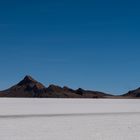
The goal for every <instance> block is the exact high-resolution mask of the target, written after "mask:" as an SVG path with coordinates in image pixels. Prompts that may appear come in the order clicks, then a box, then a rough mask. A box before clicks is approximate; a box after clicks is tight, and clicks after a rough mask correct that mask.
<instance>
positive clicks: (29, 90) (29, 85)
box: [0, 76, 109, 98]
mask: <svg viewBox="0 0 140 140" xmlns="http://www.w3.org/2000/svg"><path fill="white" fill-rule="evenodd" d="M107 96H109V95H108V94H105V93H102V92H97V91H88V90H83V89H81V88H79V89H77V90H73V89H70V88H68V87H66V86H65V87H63V88H62V87H59V86H56V85H50V86H49V87H48V88H46V87H45V86H44V85H43V84H41V83H40V82H38V81H36V80H35V79H33V78H32V77H31V76H25V78H24V79H23V80H22V81H20V82H19V83H18V84H17V85H15V86H13V87H11V88H9V89H7V90H4V91H1V92H0V97H24V98H26V97H30V98H34V97H36V98H106V97H107Z"/></svg>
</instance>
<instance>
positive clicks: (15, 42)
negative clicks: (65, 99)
mask: <svg viewBox="0 0 140 140" xmlns="http://www.w3.org/2000/svg"><path fill="white" fill-rule="evenodd" d="M139 4H140V2H139V1H136V0H133V1H121V0H117V1H111V0H106V1H104V0H98V1H97V0H93V1H90V0H86V1H84V0H82V1H79V0H75V1H74V0H71V1H70V0H68V1H61V0H52V1H48V0H47V1H43V0H40V1H37V0H34V1H31V0H28V1H27V0H24V1H17V0H14V1H10V0H5V1H1V2H0V19H1V20H0V63H1V68H0V77H1V78H0V90H3V89H6V88H8V87H10V86H12V85H14V84H16V83H17V82H19V81H20V80H22V78H23V77H24V76H25V75H31V76H32V77H33V78H35V79H36V80H38V81H39V82H42V83H43V84H44V85H46V86H47V85H49V84H56V85H60V86H65V85H66V86H69V87H70V88H74V89H76V88H79V87H81V88H84V89H90V90H98V91H103V92H107V93H112V94H122V93H126V92H128V91H129V90H131V89H135V88H138V87H140V75H139V71H140V66H139V60H140V55H139V54H140V47H139V46H140V41H139V38H140V26H139V23H140V9H139Z"/></svg>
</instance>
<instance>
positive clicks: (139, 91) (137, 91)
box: [123, 88, 140, 98]
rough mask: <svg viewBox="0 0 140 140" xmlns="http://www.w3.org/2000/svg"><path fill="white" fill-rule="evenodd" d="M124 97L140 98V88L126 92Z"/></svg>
mask: <svg viewBox="0 0 140 140" xmlns="http://www.w3.org/2000/svg"><path fill="white" fill-rule="evenodd" d="M123 97H128V98H140V88H138V89H135V90H131V91H129V92H128V93H126V94H124V95H123Z"/></svg>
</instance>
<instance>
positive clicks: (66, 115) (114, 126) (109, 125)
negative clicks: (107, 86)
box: [0, 98, 140, 140]
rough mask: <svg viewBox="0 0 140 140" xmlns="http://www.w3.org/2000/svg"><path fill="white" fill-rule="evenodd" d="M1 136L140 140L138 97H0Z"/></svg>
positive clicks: (2, 138) (12, 139) (41, 139)
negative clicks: (124, 98)
mask: <svg viewBox="0 0 140 140" xmlns="http://www.w3.org/2000/svg"><path fill="white" fill-rule="evenodd" d="M0 140H140V100H137V99H134V100H133V99H126V100H123V99H116V100H115V99H97V100H96V99H95V100H94V99H85V100H84V99H6V98H1V99H0Z"/></svg>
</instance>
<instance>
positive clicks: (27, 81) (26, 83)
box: [0, 76, 46, 97]
mask: <svg viewBox="0 0 140 140" xmlns="http://www.w3.org/2000/svg"><path fill="white" fill-rule="evenodd" d="M45 89H46V87H45V86H44V85H42V84H41V83H39V82H37V81H36V80H34V79H33V78H32V77H31V76H25V78H24V79H23V80H22V81H21V82H19V83H18V84H17V85H15V86H13V87H11V88H9V89H7V90H4V91H1V92H0V96H1V97H39V96H41V94H42V93H44V91H45Z"/></svg>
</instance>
